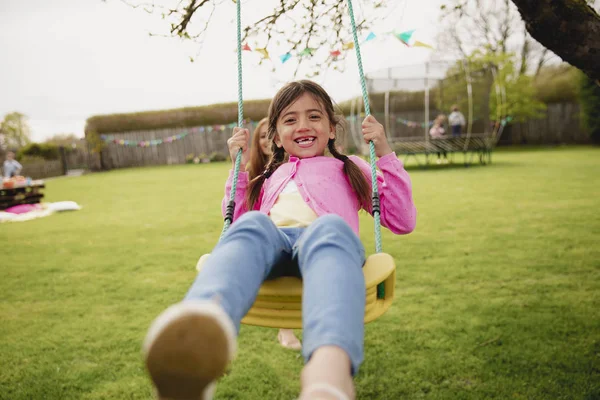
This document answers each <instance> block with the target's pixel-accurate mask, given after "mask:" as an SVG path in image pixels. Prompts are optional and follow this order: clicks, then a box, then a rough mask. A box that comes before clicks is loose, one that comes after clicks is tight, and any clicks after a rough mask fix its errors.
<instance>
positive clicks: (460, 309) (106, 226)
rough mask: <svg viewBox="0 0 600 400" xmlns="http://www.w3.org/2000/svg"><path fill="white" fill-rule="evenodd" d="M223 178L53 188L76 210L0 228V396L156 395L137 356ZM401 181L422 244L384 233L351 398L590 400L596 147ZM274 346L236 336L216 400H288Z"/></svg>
mask: <svg viewBox="0 0 600 400" xmlns="http://www.w3.org/2000/svg"><path fill="white" fill-rule="evenodd" d="M228 168H229V165H228V164H224V163H223V164H210V165H182V166H169V167H159V168H143V169H128V170H119V171H112V172H108V173H97V174H91V175H86V176H83V177H77V178H60V179H54V180H50V181H48V182H47V188H46V191H45V193H46V200H47V201H60V200H74V201H77V202H78V203H79V204H81V205H82V206H83V209H82V210H81V211H77V212H71V213H63V214H58V215H53V216H50V217H48V218H43V219H39V220H34V221H29V222H20V223H5V224H2V225H0V243H1V248H0V399H10V400H32V399H151V398H152V389H151V386H150V383H149V380H148V379H147V377H146V375H145V372H144V365H143V363H142V357H141V351H140V347H141V342H142V340H143V338H144V335H145V333H146V330H147V328H148V326H149V324H150V322H151V321H152V319H153V318H154V317H155V316H156V315H157V314H158V313H160V312H161V311H162V310H163V309H164V308H166V307H167V306H168V305H170V304H172V303H174V302H177V301H179V300H180V299H181V298H182V296H183V295H184V294H185V292H186V290H187V289H188V287H189V285H190V284H191V282H192V279H193V278H194V276H195V269H194V268H195V264H196V261H197V259H198V257H199V256H200V255H201V254H203V253H206V252H209V251H210V250H211V248H212V246H213V245H214V244H215V243H216V241H217V239H218V237H219V233H220V230H221V224H222V221H221V215H220V202H221V196H222V194H223V184H224V180H225V178H226V175H227V170H228ZM410 174H411V176H412V179H413V186H414V197H415V202H416V205H417V208H418V211H419V215H418V222H417V229H416V230H415V232H413V233H412V234H410V235H408V236H394V235H392V234H390V233H389V232H387V231H386V232H384V250H385V251H387V252H389V253H391V254H392V255H393V256H394V258H395V260H396V264H397V268H398V274H397V294H398V296H397V298H396V300H395V303H394V305H393V307H392V308H391V310H390V311H389V312H388V313H387V314H385V315H384V316H383V317H381V318H380V319H378V320H377V321H376V322H374V323H372V324H369V325H367V328H366V337H365V342H366V343H365V346H366V355H365V362H364V364H363V366H362V367H361V370H360V373H359V374H358V376H357V377H356V386H357V392H358V396H359V398H360V399H392V400H396V399H402V398H406V399H420V398H426V399H492V398H493V399H599V398H600V245H599V244H598V243H599V239H600V149H598V148H585V147H584V148H566V149H565V148H560V149H559V148H557V149H545V150H539V149H536V150H531V149H530V150H522V151H500V152H496V153H494V163H493V164H492V165H490V166H485V167H480V166H473V167H470V168H464V167H454V168H435V169H430V170H419V169H410ZM361 218H362V219H361V225H362V230H361V233H362V237H363V240H364V242H365V245H366V246H367V249H372V248H373V247H374V245H373V239H372V233H373V227H372V221H371V219H370V217H369V216H367V215H363V216H362V217H361ZM299 333H300V332H299ZM275 335H276V331H275V330H273V329H265V328H256V327H246V326H244V327H242V330H241V333H240V337H239V348H240V350H239V353H238V357H237V359H236V361H235V362H234V363H233V365H232V368H231V371H230V373H229V374H228V375H227V376H226V377H224V378H223V379H222V381H221V383H220V384H219V386H218V390H217V396H216V397H217V399H286V400H291V399H294V398H295V396H297V394H298V391H299V384H298V376H299V373H300V370H301V368H302V365H303V360H302V358H301V357H299V355H298V354H297V353H295V352H293V351H290V350H285V349H282V348H280V347H279V346H278V345H277V342H276V338H275Z"/></svg>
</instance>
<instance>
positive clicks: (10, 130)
mask: <svg viewBox="0 0 600 400" xmlns="http://www.w3.org/2000/svg"><path fill="white" fill-rule="evenodd" d="M30 132H31V130H30V128H29V124H28V123H27V117H26V116H25V115H24V114H21V113H19V112H12V113H9V114H6V115H5V116H4V120H3V121H2V122H0V146H1V147H2V148H3V149H5V150H6V149H18V148H20V147H23V146H25V145H27V144H29V143H30V142H31V139H30V136H31V133H30Z"/></svg>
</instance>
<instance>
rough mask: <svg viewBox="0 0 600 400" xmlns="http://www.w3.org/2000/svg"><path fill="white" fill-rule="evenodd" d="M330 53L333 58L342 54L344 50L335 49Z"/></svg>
mask: <svg viewBox="0 0 600 400" xmlns="http://www.w3.org/2000/svg"><path fill="white" fill-rule="evenodd" d="M329 55H330V56H331V57H333V58H337V57H339V56H341V55H342V52H341V51H339V50H333V51H330V52H329Z"/></svg>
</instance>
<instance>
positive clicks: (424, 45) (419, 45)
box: [413, 40, 433, 49]
mask: <svg viewBox="0 0 600 400" xmlns="http://www.w3.org/2000/svg"><path fill="white" fill-rule="evenodd" d="M413 47H427V48H428V49H433V47H432V46H430V45H428V44H427V43H423V42H419V41H418V40H415V43H414V44H413Z"/></svg>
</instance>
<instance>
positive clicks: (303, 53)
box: [300, 47, 315, 56]
mask: <svg viewBox="0 0 600 400" xmlns="http://www.w3.org/2000/svg"><path fill="white" fill-rule="evenodd" d="M314 52H315V49H313V48H310V47H307V48H305V49H304V50H302V51H301V52H300V56H312V55H313V53H314Z"/></svg>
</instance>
